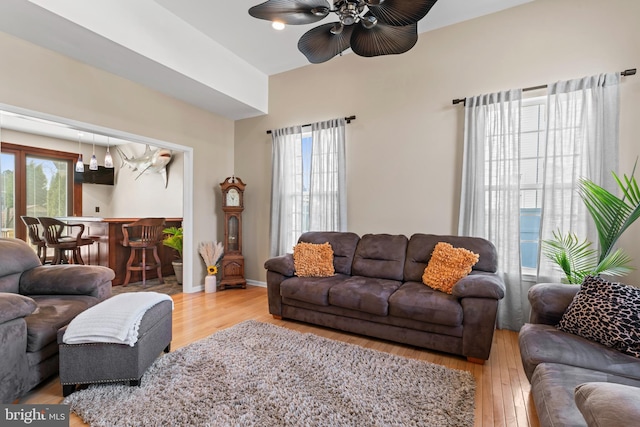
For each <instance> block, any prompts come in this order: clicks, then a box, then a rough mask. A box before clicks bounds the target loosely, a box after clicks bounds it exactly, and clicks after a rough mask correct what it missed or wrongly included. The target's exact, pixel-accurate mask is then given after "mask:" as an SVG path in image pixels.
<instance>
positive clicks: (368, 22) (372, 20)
mask: <svg viewBox="0 0 640 427" xmlns="http://www.w3.org/2000/svg"><path fill="white" fill-rule="evenodd" d="M361 22H362V26H363V27H365V28H366V29H367V30H370V29H371V28H373V27H375V26H376V24H377V23H378V18H376V17H375V16H373V15H369V16H363V17H362V21H361Z"/></svg>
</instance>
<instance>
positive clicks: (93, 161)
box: [89, 134, 98, 171]
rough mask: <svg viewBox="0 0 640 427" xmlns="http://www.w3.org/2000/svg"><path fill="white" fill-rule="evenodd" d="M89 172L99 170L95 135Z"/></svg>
mask: <svg viewBox="0 0 640 427" xmlns="http://www.w3.org/2000/svg"><path fill="white" fill-rule="evenodd" d="M89 170H92V171H97V170H98V159H96V135H95V134H93V152H92V154H91V160H90V161H89Z"/></svg>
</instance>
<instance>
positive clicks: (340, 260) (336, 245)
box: [298, 231, 360, 274]
mask: <svg viewBox="0 0 640 427" xmlns="http://www.w3.org/2000/svg"><path fill="white" fill-rule="evenodd" d="M358 241H360V237H358V235H357V234H355V233H346V232H338V231H309V232H307V233H303V234H302V235H301V236H300V238H298V242H307V243H325V242H329V244H330V245H331V248H332V249H333V266H334V268H335V270H336V273H340V274H351V265H352V264H353V256H354V254H355V252H356V247H357V245H358Z"/></svg>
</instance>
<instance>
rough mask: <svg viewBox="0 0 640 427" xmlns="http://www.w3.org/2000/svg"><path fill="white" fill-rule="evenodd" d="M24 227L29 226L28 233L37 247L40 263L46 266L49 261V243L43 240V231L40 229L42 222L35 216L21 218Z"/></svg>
mask: <svg viewBox="0 0 640 427" xmlns="http://www.w3.org/2000/svg"><path fill="white" fill-rule="evenodd" d="M20 219H22V222H24V225H26V226H27V232H28V234H29V241H30V242H31V244H32V245H33V246H35V247H36V251H37V253H38V258H40V262H41V263H42V264H44V263H45V262H46V261H47V242H45V241H44V239H43V238H42V230H41V229H40V227H41V226H40V221H38V218H36V217H33V216H26V215H22V216H20Z"/></svg>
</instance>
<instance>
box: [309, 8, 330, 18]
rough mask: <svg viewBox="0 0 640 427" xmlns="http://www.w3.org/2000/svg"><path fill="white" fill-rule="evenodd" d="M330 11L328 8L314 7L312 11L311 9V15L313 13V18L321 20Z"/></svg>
mask: <svg viewBox="0 0 640 427" xmlns="http://www.w3.org/2000/svg"><path fill="white" fill-rule="evenodd" d="M329 12H330V10H329V8H328V7H324V6H322V7H314V8H313V9H311V13H313V14H314V15H315V16H322V17H323V18H324V17H325V16H327V15H328V14H329Z"/></svg>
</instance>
